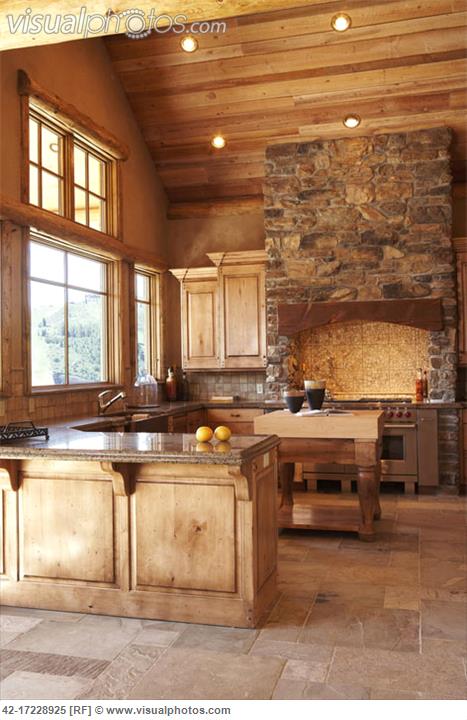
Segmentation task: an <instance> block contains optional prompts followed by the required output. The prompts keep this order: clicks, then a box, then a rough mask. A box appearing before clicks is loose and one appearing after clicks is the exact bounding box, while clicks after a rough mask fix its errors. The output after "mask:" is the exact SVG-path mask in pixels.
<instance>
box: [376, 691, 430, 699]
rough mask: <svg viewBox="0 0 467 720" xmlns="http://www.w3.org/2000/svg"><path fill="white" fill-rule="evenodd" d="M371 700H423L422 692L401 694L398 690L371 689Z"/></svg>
mask: <svg viewBox="0 0 467 720" xmlns="http://www.w3.org/2000/svg"><path fill="white" fill-rule="evenodd" d="M369 699H370V700H422V699H423V695H422V693H420V692H415V691H414V690H413V691H412V692H399V691H398V690H387V689H382V690H381V689H379V688H370V698H369Z"/></svg>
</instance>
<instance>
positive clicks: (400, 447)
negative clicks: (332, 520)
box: [303, 397, 439, 493]
mask: <svg viewBox="0 0 467 720" xmlns="http://www.w3.org/2000/svg"><path fill="white" fill-rule="evenodd" d="M329 405H330V406H331V407H335V408H342V409H346V410H352V409H355V410H358V409H360V410H364V409H366V410H378V409H381V410H383V411H384V414H385V422H384V433H383V452H382V460H381V471H382V477H381V479H382V481H383V482H386V483H387V482H397V483H403V484H404V487H405V492H406V493H413V492H415V488H417V489H418V492H419V493H423V492H430V491H433V488H434V487H436V486H437V485H438V484H439V477H438V422H437V412H436V408H434V407H433V406H430V405H428V404H427V405H426V406H425V405H424V406H420V405H413V404H412V401H411V399H410V398H371V397H362V398H349V399H345V398H343V399H337V400H333V401H330V402H329ZM356 478H357V476H356V470H355V467H353V466H351V465H348V466H344V467H343V466H342V465H337V464H335V465H333V464H328V465H321V464H313V465H305V466H304V467H303V480H304V481H305V482H306V484H307V486H308V487H309V488H310V489H317V487H319V481H320V480H339V481H340V483H341V488H342V490H343V491H347V492H349V491H350V490H351V484H352V481H355V480H356Z"/></svg>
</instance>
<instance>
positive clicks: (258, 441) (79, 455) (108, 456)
mask: <svg viewBox="0 0 467 720" xmlns="http://www.w3.org/2000/svg"><path fill="white" fill-rule="evenodd" d="M49 432H50V437H49V440H48V441H46V440H42V439H34V440H14V441H11V443H8V444H6V443H2V444H0V459H1V458H4V459H10V460H11V459H29V458H44V459H51V460H99V461H109V462H135V463H146V462H176V463H205V464H208V465H212V464H214V465H240V464H241V463H243V462H245V461H248V460H251V459H252V458H254V457H256V456H257V455H259V454H262V453H266V452H268V451H269V450H272V449H273V448H274V447H276V446H277V445H278V444H279V442H280V441H279V438H278V437H276V436H275V435H271V436H262V435H255V436H238V435H236V436H235V437H232V438H231V441H230V442H228V443H219V442H217V441H214V442H213V443H197V442H196V439H195V436H194V435H182V434H180V433H146V432H140V433H138V432H136V433H126V432H125V433H123V432H92V433H89V432H86V433H85V432H81V431H80V430H74V429H71V428H65V427H55V428H50V430H49Z"/></svg>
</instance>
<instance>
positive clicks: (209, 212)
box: [167, 195, 264, 220]
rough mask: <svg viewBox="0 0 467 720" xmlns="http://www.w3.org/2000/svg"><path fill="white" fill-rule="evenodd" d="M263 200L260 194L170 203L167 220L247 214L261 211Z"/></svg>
mask: <svg viewBox="0 0 467 720" xmlns="http://www.w3.org/2000/svg"><path fill="white" fill-rule="evenodd" d="M263 207H264V200H263V196H262V195H251V196H249V197H239V198H233V199H232V200H228V199H222V200H207V201H203V200H200V201H199V202H176V203H171V204H170V205H169V208H168V210H167V217H168V219H169V220H183V219H187V218H205V217H221V216H224V215H247V214H249V213H254V212H263Z"/></svg>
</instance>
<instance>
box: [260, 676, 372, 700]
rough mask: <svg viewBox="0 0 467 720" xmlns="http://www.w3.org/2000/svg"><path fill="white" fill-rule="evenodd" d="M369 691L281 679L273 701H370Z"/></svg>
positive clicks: (346, 686) (344, 686)
mask: <svg viewBox="0 0 467 720" xmlns="http://www.w3.org/2000/svg"><path fill="white" fill-rule="evenodd" d="M369 694H370V693H369V690H368V689H367V688H364V687H359V686H357V685H342V684H336V685H327V684H326V683H316V682H309V683H307V682H305V681H303V680H289V679H285V678H281V679H280V680H279V682H278V683H277V685H276V689H275V690H274V695H273V696H272V699H273V700H368V699H369Z"/></svg>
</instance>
